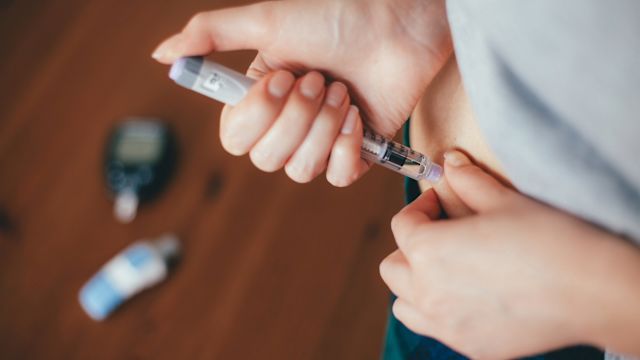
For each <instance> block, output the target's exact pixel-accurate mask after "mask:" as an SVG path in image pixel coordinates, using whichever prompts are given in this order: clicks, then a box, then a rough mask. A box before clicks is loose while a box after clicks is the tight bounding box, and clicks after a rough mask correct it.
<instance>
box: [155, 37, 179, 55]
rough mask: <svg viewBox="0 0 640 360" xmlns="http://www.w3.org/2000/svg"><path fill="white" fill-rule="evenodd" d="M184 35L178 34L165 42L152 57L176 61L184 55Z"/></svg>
mask: <svg viewBox="0 0 640 360" xmlns="http://www.w3.org/2000/svg"><path fill="white" fill-rule="evenodd" d="M183 46H184V44H183V42H182V34H176V35H174V36H172V37H170V38H169V39H167V40H165V41H164V42H163V43H162V44H160V45H158V47H157V48H156V49H155V50H154V51H153V53H152V54H151V57H152V58H154V59H156V60H159V59H168V60H171V59H176V58H178V57H180V56H182V53H183Z"/></svg>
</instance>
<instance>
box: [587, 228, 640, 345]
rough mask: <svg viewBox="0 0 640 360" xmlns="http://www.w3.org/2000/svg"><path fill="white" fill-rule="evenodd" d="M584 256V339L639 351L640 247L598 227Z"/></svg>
mask: <svg viewBox="0 0 640 360" xmlns="http://www.w3.org/2000/svg"><path fill="white" fill-rule="evenodd" d="M592 235H593V236H592V237H591V238H590V239H589V240H591V241H588V243H590V246H589V250H588V253H589V255H590V256H588V257H585V260H587V261H589V264H586V265H587V266H585V268H588V269H589V270H587V271H585V272H584V273H585V275H586V276H583V281H582V291H580V292H579V293H580V294H581V297H582V301H581V302H582V303H583V304H584V305H583V306H582V309H583V311H582V317H583V319H584V322H583V325H584V326H583V328H582V329H581V330H580V336H581V339H580V340H581V342H585V343H590V344H593V345H596V346H598V347H601V348H607V349H610V350H612V351H615V352H621V353H628V354H636V355H637V354H639V353H640V345H639V344H640V342H639V341H638V334H640V249H638V248H637V247H636V246H634V245H632V244H630V243H628V242H627V241H626V240H625V239H623V238H619V237H616V236H613V235H611V234H608V233H605V232H604V231H600V230H596V231H594V232H593V234H592Z"/></svg>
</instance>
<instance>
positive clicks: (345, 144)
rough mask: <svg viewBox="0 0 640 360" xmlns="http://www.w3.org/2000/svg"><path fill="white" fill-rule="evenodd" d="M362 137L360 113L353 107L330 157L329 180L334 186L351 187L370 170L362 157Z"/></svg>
mask: <svg viewBox="0 0 640 360" xmlns="http://www.w3.org/2000/svg"><path fill="white" fill-rule="evenodd" d="M362 135H363V128H362V119H361V118H360V113H359V111H358V108H357V107H355V106H353V105H351V106H350V107H349V110H348V112H347V116H346V117H345V119H344V123H343V124H342V128H341V129H340V134H339V135H338V137H337V138H336V141H335V143H334V144H333V148H332V149H331V155H330V156H329V165H328V167H327V180H328V181H329V183H331V184H332V185H334V186H338V187H344V186H349V185H351V184H352V183H353V182H354V181H356V180H357V179H359V178H360V177H361V176H362V175H363V174H364V173H365V172H366V171H367V170H369V167H370V165H369V163H367V162H366V161H364V160H363V159H362V158H361V157H360V148H361V147H362Z"/></svg>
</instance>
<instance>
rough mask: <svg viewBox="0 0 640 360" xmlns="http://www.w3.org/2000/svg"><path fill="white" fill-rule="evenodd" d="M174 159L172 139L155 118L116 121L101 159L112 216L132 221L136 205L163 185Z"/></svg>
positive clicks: (173, 165) (167, 179) (120, 219)
mask: <svg viewBox="0 0 640 360" xmlns="http://www.w3.org/2000/svg"><path fill="white" fill-rule="evenodd" d="M176 160H177V149H176V142H175V139H174V137H173V135H172V133H171V131H170V129H169V127H168V126H166V125H165V124H163V123H162V122H161V121H159V120H158V119H153V118H130V119H126V120H125V121H124V122H122V123H121V124H119V125H118V126H117V127H116V129H115V130H114V131H113V133H112V134H111V136H110V139H109V142H108V145H107V152H106V159H105V176H106V181H107V187H108V189H109V190H110V191H111V192H112V193H113V195H114V197H115V204H114V215H115V217H116V219H118V220H119V221H121V222H124V223H127V222H130V221H132V220H133V219H134V218H135V216H136V212H137V209H138V204H139V203H144V202H147V201H149V200H151V199H153V198H154V197H156V196H157V195H158V194H159V193H160V192H161V191H162V190H163V189H164V188H165V186H166V185H167V183H168V182H169V180H170V178H171V175H172V173H173V171H174V169H175V166H176Z"/></svg>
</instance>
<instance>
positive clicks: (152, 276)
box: [79, 235, 180, 321]
mask: <svg viewBox="0 0 640 360" xmlns="http://www.w3.org/2000/svg"><path fill="white" fill-rule="evenodd" d="M179 251H180V243H179V241H178V239H177V237H175V236H174V235H163V236H161V237H160V238H158V239H156V240H153V241H144V240H143V241H138V242H135V243H134V244H132V245H130V246H129V247H127V248H126V249H125V250H123V251H122V252H120V253H119V254H118V255H116V256H115V257H114V258H113V259H111V260H110V261H109V262H108V263H107V264H106V265H104V266H103V267H102V269H100V271H99V272H98V273H97V274H96V275H94V276H93V278H91V280H89V281H88V282H87V283H86V284H85V285H84V286H83V287H82V289H81V290H80V293H79V300H80V305H82V308H83V309H84V310H85V311H86V312H87V314H88V315H89V316H90V317H91V318H92V319H94V320H96V321H102V320H104V319H106V318H107V317H108V316H109V315H110V314H111V313H112V312H113V311H114V310H115V309H117V308H118V307H119V306H120V305H121V304H122V303H124V302H125V301H126V300H128V299H130V298H131V297H133V296H134V295H136V294H137V293H139V292H141V291H142V290H144V289H147V288H149V287H152V286H154V285H156V284H158V283H159V282H161V281H162V280H164V279H165V278H166V277H167V274H168V269H169V264H170V263H171V261H173V260H175V259H176V258H177V256H178V254H179Z"/></svg>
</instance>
